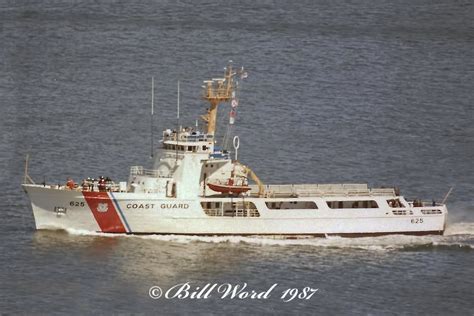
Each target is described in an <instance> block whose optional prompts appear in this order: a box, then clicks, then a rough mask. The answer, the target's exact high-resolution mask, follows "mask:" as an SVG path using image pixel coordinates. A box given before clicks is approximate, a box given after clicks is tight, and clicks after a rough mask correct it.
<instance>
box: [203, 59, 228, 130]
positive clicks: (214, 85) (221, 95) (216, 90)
mask: <svg viewBox="0 0 474 316" xmlns="http://www.w3.org/2000/svg"><path fill="white" fill-rule="evenodd" d="M235 75H236V72H234V71H233V70H232V61H229V65H228V66H227V67H226V68H225V70H224V78H213V79H212V80H206V81H204V84H205V86H204V94H203V98H204V100H207V101H208V102H209V103H210V104H211V106H210V108H209V110H208V112H207V114H206V115H205V120H206V121H207V133H208V134H211V135H214V134H215V133H216V120H217V106H218V105H219V104H220V103H222V102H227V101H229V100H230V99H231V98H232V92H233V91H234V90H235V82H234V76H235Z"/></svg>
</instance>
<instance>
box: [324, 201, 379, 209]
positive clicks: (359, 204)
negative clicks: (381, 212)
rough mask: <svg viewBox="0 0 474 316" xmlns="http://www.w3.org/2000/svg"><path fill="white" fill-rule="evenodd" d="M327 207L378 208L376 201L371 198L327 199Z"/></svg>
mask: <svg viewBox="0 0 474 316" xmlns="http://www.w3.org/2000/svg"><path fill="white" fill-rule="evenodd" d="M327 204H328V206H329V208H332V209H341V208H378V207H379V206H378V204H377V202H375V201H373V200H365V201H327Z"/></svg>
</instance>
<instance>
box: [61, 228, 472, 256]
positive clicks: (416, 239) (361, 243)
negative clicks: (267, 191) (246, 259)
mask: <svg viewBox="0 0 474 316" xmlns="http://www.w3.org/2000/svg"><path fill="white" fill-rule="evenodd" d="M67 232H68V233H69V234H71V235H76V236H97V237H108V238H111V237H114V238H117V237H118V238H139V239H144V240H157V241H164V242H175V243H181V244H189V243H197V242H202V243H229V244H249V245H256V246H311V247H321V248H349V249H351V248H352V249H363V250H370V251H392V250H403V249H408V250H409V249H417V248H431V247H456V248H457V247H459V248H463V249H474V233H473V232H474V223H455V224H452V225H450V226H448V229H447V231H446V233H445V235H444V236H407V235H387V236H381V237H361V238H343V237H337V236H330V237H326V238H308V237H306V238H301V239H285V238H281V237H273V238H272V237H267V236H251V237H244V236H193V235H125V234H107V233H97V232H89V231H85V230H76V229H67Z"/></svg>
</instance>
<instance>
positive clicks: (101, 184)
mask: <svg viewBox="0 0 474 316" xmlns="http://www.w3.org/2000/svg"><path fill="white" fill-rule="evenodd" d="M98 187H99V192H105V179H104V177H103V176H101V177H100V179H99V183H98Z"/></svg>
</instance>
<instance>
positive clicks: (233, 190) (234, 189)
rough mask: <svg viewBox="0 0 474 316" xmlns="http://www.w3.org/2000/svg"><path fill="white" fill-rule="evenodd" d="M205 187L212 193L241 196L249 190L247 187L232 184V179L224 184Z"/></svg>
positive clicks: (212, 184) (210, 184)
mask: <svg viewBox="0 0 474 316" xmlns="http://www.w3.org/2000/svg"><path fill="white" fill-rule="evenodd" d="M207 186H208V187H209V189H211V190H213V191H216V192H220V193H228V194H241V193H244V192H247V191H249V190H250V187H249V186H248V185H237V184H234V181H233V180H232V179H229V181H228V182H227V183H225V184H222V183H208V184H207Z"/></svg>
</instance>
